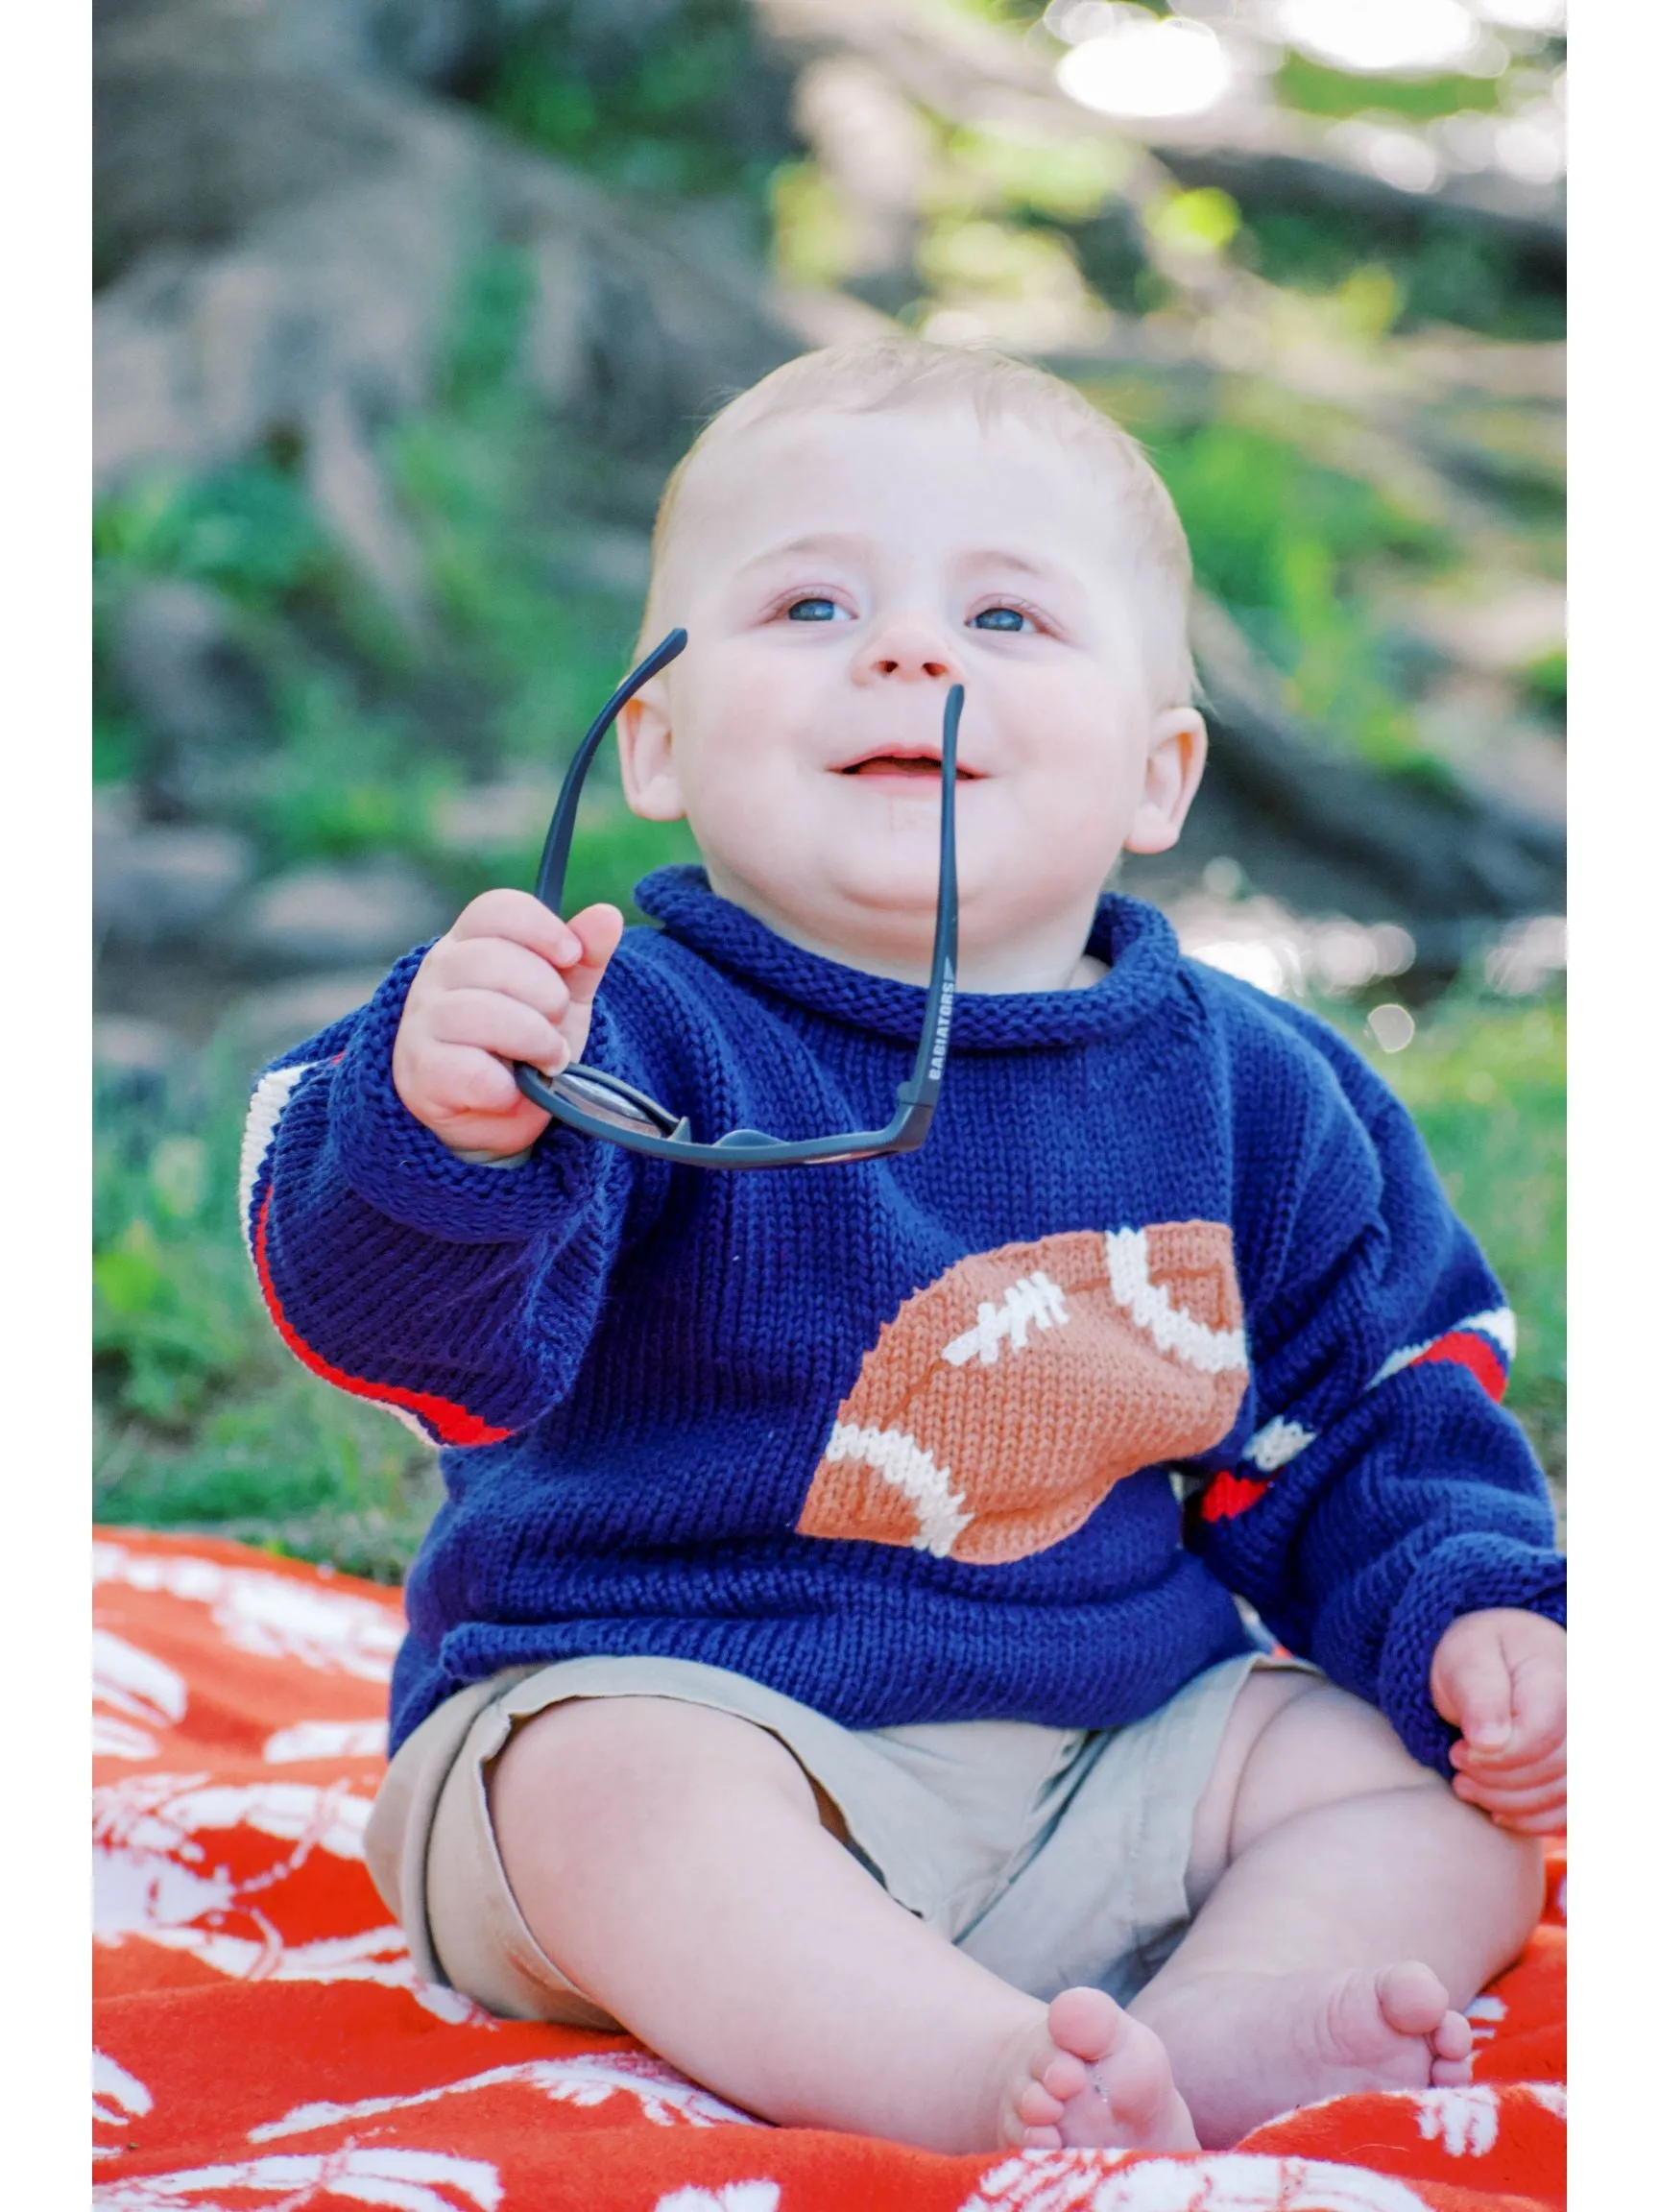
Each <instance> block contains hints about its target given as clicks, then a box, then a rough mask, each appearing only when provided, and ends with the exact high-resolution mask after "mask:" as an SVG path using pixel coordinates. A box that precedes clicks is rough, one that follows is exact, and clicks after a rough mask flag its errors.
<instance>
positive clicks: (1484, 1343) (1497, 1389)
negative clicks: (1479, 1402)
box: [1411, 1329, 1509, 1400]
mask: <svg viewBox="0 0 1659 2212" xmlns="http://www.w3.org/2000/svg"><path fill="white" fill-rule="evenodd" d="M1439 1359H1450V1360H1451V1361H1453V1363H1454V1364H1455V1365H1456V1366H1458V1367H1467V1368H1468V1370H1469V1372H1470V1373H1471V1374H1472V1375H1473V1376H1474V1378H1475V1380H1476V1381H1477V1382H1478V1383H1479V1385H1480V1387H1481V1389H1482V1390H1484V1391H1485V1393H1486V1395H1487V1397H1488V1398H1491V1399H1494V1400H1497V1399H1500V1398H1502V1397H1503V1392H1504V1390H1505V1389H1506V1388H1507V1386H1508V1383H1509V1377H1508V1374H1507V1372H1506V1370H1505V1368H1504V1365H1503V1360H1502V1359H1500V1358H1499V1357H1498V1351H1497V1347H1496V1346H1495V1345H1494V1344H1493V1342H1492V1340H1491V1338H1490V1337H1489V1336H1482V1335H1481V1334H1480V1332H1479V1330H1478V1329H1454V1330H1452V1331H1451V1333H1450V1334H1447V1335H1445V1336H1440V1337H1437V1338H1436V1339H1435V1341H1434V1342H1433V1343H1432V1344H1431V1345H1430V1347H1429V1349H1428V1351H1427V1352H1419V1353H1418V1355H1417V1357H1416V1358H1415V1359H1413V1360H1412V1362H1411V1364H1412V1366H1413V1367H1427V1366H1430V1365H1431V1364H1432V1363H1433V1362H1434V1361H1435V1360H1439Z"/></svg>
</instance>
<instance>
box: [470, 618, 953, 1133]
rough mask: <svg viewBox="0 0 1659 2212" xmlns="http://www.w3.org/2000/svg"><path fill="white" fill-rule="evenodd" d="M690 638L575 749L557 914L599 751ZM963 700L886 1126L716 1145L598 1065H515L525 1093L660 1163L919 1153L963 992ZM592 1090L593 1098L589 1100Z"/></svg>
mask: <svg viewBox="0 0 1659 2212" xmlns="http://www.w3.org/2000/svg"><path fill="white" fill-rule="evenodd" d="M685 642H686V639H685V631H684V630H671V631H669V633H668V635H667V637H664V638H663V639H662V641H661V644H660V645H658V646H656V647H655V648H654V649H653V650H652V651H651V652H649V653H648V654H647V655H646V656H645V658H644V660H643V661H640V663H639V665H638V667H637V668H636V669H635V670H634V671H633V673H632V674H631V675H629V676H628V677H626V678H625V679H624V680H623V682H622V683H621V684H619V685H617V687H616V689H615V690H614V691H613V693H612V694H611V697H610V698H609V699H608V700H607V701H606V702H605V705H604V707H603V708H602V709H600V711H599V713H598V715H597V716H596V718H595V719H594V721H593V723H592V725H591V727H590V728H589V731H588V733H587V735H586V736H585V737H584V738H583V740H582V742H581V744H580V745H578V747H577V748H576V752H575V755H574V757H572V759H571V762H570V765H569V767H568V769H567V770H566V771H565V781H564V784H563V786H562V788H561V790H560V793H559V800H558V804H557V805H555V807H554V809H553V819H552V821H551V822H550V823H549V824H548V826H547V837H546V841H545V843H544V844H543V845H542V848H541V865H540V867H539V868H538V869H537V872H536V896H537V898H538V899H540V900H541V903H542V904H543V905H544V906H546V907H549V908H550V909H551V910H552V911H553V912H554V913H555V914H557V913H559V911H560V908H561V903H562V902H563V900H564V896H565V870H566V868H567V867H568V865H569V860H570V845H571V840H572V838H573V836H574V834H575V829H576V807H577V804H578V802H579V801H580V799H581V796H582V786H583V784H584V782H585V781H587V776H588V771H589V768H590V767H591V766H592V763H593V757H594V755H595V754H596V753H597V752H598V750H599V747H600V744H601V742H602V741H603V739H604V737H605V735H606V733H607V732H608V731H609V730H610V728H611V725H612V724H613V722H614V721H615V719H616V717H617V715H618V714H620V713H621V711H622V709H623V708H624V707H626V706H627V704H628V702H629V700H630V699H632V698H633V697H634V695H635V693H636V692H637V691H639V690H641V689H642V688H643V687H644V685H647V684H648V683H649V682H650V681H651V679H652V677H653V676H655V675H657V674H658V673H659V672H660V671H661V669H663V668H666V667H667V665H668V663H669V661H672V660H674V659H675V658H676V657H677V656H678V655H679V654H681V653H683V652H684V651H685ZM962 700H963V690H962V686H961V685H960V684H952V685H951V686H950V692H949V693H948V694H947V697H946V701H945V730H944V737H943V741H942V743H941V747H940V756H941V757H940V763H939V772H940V808H939V900H938V906H937V909H936V913H935V918H934V927H933V959H932V965H931V971H930V973H929V976H928V981H927V999H926V1006H925V1008H924V1010H923V1015H922V1037H921V1042H920V1044H919V1045H918V1046H917V1048H916V1062H915V1067H914V1069H913V1070H912V1071H911V1074H910V1076H909V1078H908V1080H907V1081H905V1082H903V1083H901V1084H900V1086H899V1090H898V1096H897V1103H896V1105H895V1109H894V1114H893V1118H892V1119H891V1120H890V1121H889V1122H888V1123H887V1126H886V1127H885V1128H884V1129H853V1130H849V1131H848V1132H847V1133H846V1134H845V1135H844V1136H838V1137H808V1138H802V1139H793V1138H785V1137H769V1136H767V1135H766V1133H765V1132H764V1131H763V1130H759V1129H733V1130H731V1131H729V1132H728V1134H727V1135H726V1136H724V1137H722V1138H720V1139H718V1140H717V1141H716V1142H714V1143H712V1144H705V1143H699V1142H697V1141H696V1140H695V1139H694V1138H693V1137H692V1136H691V1134H690V1123H689V1122H688V1121H687V1120H686V1119H685V1117H684V1116H683V1115H676V1114H673V1113H671V1112H670V1111H669V1109H668V1108H667V1107H665V1106H661V1105H659V1104H658V1103H657V1101H656V1100H655V1099H654V1098H649V1097H647V1096H646V1094H644V1093H643V1092H642V1091H637V1090H635V1088H634V1087H633V1085H632V1084H630V1083H624V1082H623V1081H622V1079H621V1077H620V1076H616V1075H610V1074H607V1073H606V1072H605V1070H603V1069H599V1068H584V1067H583V1066H582V1065H581V1063H580V1062H579V1061H578V1062H575V1063H573V1064H572V1065H571V1066H570V1067H568V1068H565V1069H562V1070H560V1071H559V1073H558V1074H556V1075H553V1076H551V1077H549V1076H548V1075H547V1074H546V1073H545V1072H544V1071H543V1070H541V1069H540V1068H532V1067H530V1066H529V1065H528V1064H527V1063H526V1062H524V1061H518V1062H516V1063H515V1065H514V1070H513V1073H514V1076H515V1079H516V1080H517V1085H518V1088H519V1090H520V1091H521V1092H522V1093H523V1094H524V1096H525V1097H526V1098H528V1099H530V1100H532V1101H533V1102H534V1103H535V1104H536V1105H538V1106H540V1107H541V1110H542V1112H543V1113H544V1114H550V1115H551V1116H552V1117H553V1118H554V1119H555V1120H556V1121H559V1122H562V1123H563V1124H564V1126H565V1128H566V1129H576V1130H579V1131H580V1132H581V1134H582V1135H583V1136H585V1137H593V1138H597V1139H598V1140H599V1141H600V1142H604V1143H607V1144H620V1145H622V1146H623V1147H624V1148H625V1149H626V1150H628V1151H630V1152H642V1153H644V1154H646V1155H647V1156H648V1157H649V1158H651V1159H654V1160H673V1161H678V1162H680V1163H681V1164H682V1165H683V1166H687V1167H805V1166H824V1165H828V1164H832V1163H834V1162H836V1161H842V1160H877V1159H879V1158H881V1157H882V1156H883V1155H884V1154H886V1153H889V1152H914V1151H915V1150H916V1149H917V1148H918V1146H919V1145H920V1144H921V1143H922V1142H923V1140H924V1139H925V1138H926V1135H927V1130H928V1126H929V1124H930V1123H931V1121H932V1119H933V1113H934V1109H935V1107H936V1106H937V1105H938V1102H939V1090H940V1084H941V1082H942V1080H943V1077H944V1073H945V1057H946V1052H947V1049H948V1046H949V1044H950V1010H951V1006H952V1004H953V1002H954V999H955V996H956V789H955V786H956V731H957V725H958V724H959V722H960V721H961V719H962ZM584 1094H588V1103H587V1104H584ZM608 1100H615V1101H616V1102H617V1104H618V1105H620V1106H623V1107H626V1108H628V1109H629V1110H630V1111H631V1112H633V1113H635V1114H637V1115H638V1116H639V1117H640V1118H642V1119H644V1120H647V1121H650V1122H652V1123H653V1124H655V1128H654V1129H642V1128H635V1127H634V1126H632V1125H631V1124H629V1123H625V1122H623V1121H621V1120H619V1119H614V1118H612V1119H607V1118H604V1116H603V1112H602V1109H603V1106H604V1104H605V1102H606V1101H608Z"/></svg>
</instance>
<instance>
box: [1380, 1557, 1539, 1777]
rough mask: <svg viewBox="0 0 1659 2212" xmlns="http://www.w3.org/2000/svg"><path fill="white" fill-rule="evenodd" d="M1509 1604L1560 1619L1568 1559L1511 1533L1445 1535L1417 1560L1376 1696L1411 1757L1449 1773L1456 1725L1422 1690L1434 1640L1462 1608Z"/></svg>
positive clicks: (1391, 1627)
mask: <svg viewBox="0 0 1659 2212" xmlns="http://www.w3.org/2000/svg"><path fill="white" fill-rule="evenodd" d="M1495 1606H1513V1607H1515V1608H1516V1609H1517V1610H1518V1611H1521V1612H1525V1613H1537V1614H1540V1615H1541V1616H1542V1617H1543V1618H1544V1619H1545V1620H1546V1621H1554V1622H1556V1623H1559V1624H1560V1626H1562V1627H1563V1628H1564V1627H1565V1626H1566V1625H1567V1562H1566V1560H1565V1559H1564V1558H1563V1557H1562V1556H1561V1554H1560V1553H1559V1552H1558V1551H1542V1550H1539V1549H1536V1548H1535V1547H1533V1546H1531V1545H1527V1544H1519V1543H1517V1542H1516V1541H1515V1540H1514V1538H1513V1537H1508V1536H1492V1535H1474V1534H1470V1535H1463V1536H1453V1537H1449V1538H1448V1539H1447V1541H1446V1542H1445V1543H1444V1544H1441V1545H1437V1546H1436V1548H1435V1549H1434V1551H1431V1553H1430V1555H1429V1557H1428V1558H1427V1559H1426V1560H1424V1562H1423V1564H1422V1565H1421V1566H1420V1567H1419V1568H1418V1570H1417V1572H1416V1573H1415V1574H1414V1575H1412V1577H1411V1580H1410V1581H1409V1582H1408V1583H1407V1586H1406V1591H1405V1594H1404V1596H1403V1597H1402V1598H1401V1599H1400V1602H1399V1603H1398V1604H1397V1605H1396V1606H1395V1608H1394V1611H1393V1614H1392V1616H1391V1618H1390V1620H1389V1623H1388V1634H1387V1637H1386V1639H1385V1640H1384V1642H1383V1663H1382V1666H1381V1668H1380V1669H1379V1670H1378V1677H1377V1702H1378V1704H1379V1705H1380V1706H1381V1707H1382V1708H1383V1713H1384V1714H1385V1715H1386V1716H1387V1718H1388V1719H1389V1720H1390V1721H1391V1722H1392V1723H1393V1725H1394V1728H1395V1730H1396V1732H1397V1733H1398V1735H1399V1737H1400V1740H1401V1742H1402V1743H1404V1744H1405V1746H1406V1748H1407V1751H1409V1752H1410V1753H1411V1755H1412V1757H1413V1758H1414V1759H1419V1760H1421V1761H1422V1763H1423V1765H1424V1766H1425V1767H1433V1768H1434V1769H1435V1771H1436V1772H1437V1773H1441V1774H1444V1775H1446V1776H1447V1777H1448V1778H1450V1777H1451V1774H1452V1771H1453V1768H1452V1762H1451V1759H1450V1757H1449V1754H1450V1752H1451V1749H1452V1746H1453V1744H1454V1743H1456V1741H1457V1731H1456V1729H1455V1728H1453V1727H1451V1726H1449V1725H1448V1723H1447V1722H1446V1721H1444V1720H1442V1719H1441V1718H1440V1716H1439V1714H1438V1713H1436V1712H1435V1710H1434V1704H1433V1700H1432V1698H1431V1696H1430V1695H1429V1672H1430V1669H1431V1667H1432V1666H1433V1663H1434V1653H1435V1650H1436V1648H1437V1647H1438V1646H1439V1643H1440V1639H1441V1637H1442V1636H1444V1635H1445V1633H1446V1631H1447V1629H1448V1628H1450V1627H1451V1625H1452V1623H1453V1622H1454V1621H1456V1620H1459V1619H1461V1617H1462V1616H1463V1615H1464V1614H1465V1613H1484V1612H1486V1611H1488V1610H1489V1609H1491V1608H1493V1607H1495Z"/></svg>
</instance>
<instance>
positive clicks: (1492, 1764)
mask: <svg viewBox="0 0 1659 2212" xmlns="http://www.w3.org/2000/svg"><path fill="white" fill-rule="evenodd" d="M1452 1764H1453V1766H1454V1767H1456V1768H1457V1770H1458V1771H1459V1773H1463V1774H1468V1775H1470V1776H1471V1777H1472V1778H1473V1779H1474V1780H1476V1781H1482V1780H1487V1781H1494V1782H1502V1783H1503V1786H1504V1788H1505V1789H1510V1790H1513V1789H1519V1788H1522V1787H1524V1786H1525V1785H1527V1784H1529V1783H1533V1782H1554V1781H1558V1780H1559V1778H1560V1777H1561V1776H1562V1775H1563V1774H1565V1773H1566V1771H1567V1746H1566V1745H1565V1744H1564V1743H1556V1744H1554V1745H1552V1746H1551V1748H1550V1749H1549V1750H1547V1751H1544V1752H1542V1753H1540V1754H1539V1756H1538V1757H1536V1758H1534V1759H1511V1758H1510V1757H1509V1756H1508V1754H1507V1753H1506V1752H1505V1753H1500V1754H1499V1755H1498V1756H1497V1757H1496V1758H1495V1757H1494V1756H1493V1755H1492V1753H1491V1752H1489V1751H1472V1750H1471V1749H1470V1748H1469V1746H1468V1744H1467V1743H1454V1744H1453V1746H1452Z"/></svg>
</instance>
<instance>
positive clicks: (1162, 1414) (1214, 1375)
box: [796, 1221, 1247, 1565]
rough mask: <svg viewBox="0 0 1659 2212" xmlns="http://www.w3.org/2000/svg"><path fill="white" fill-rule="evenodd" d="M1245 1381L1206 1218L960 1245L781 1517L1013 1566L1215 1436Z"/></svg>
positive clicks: (865, 1380)
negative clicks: (1131, 1479)
mask: <svg viewBox="0 0 1659 2212" xmlns="http://www.w3.org/2000/svg"><path fill="white" fill-rule="evenodd" d="M1246 1380H1247V1367H1246V1361H1245V1356H1244V1330H1243V1311H1242V1308H1241V1306H1240V1303H1239V1297H1238V1280H1237V1278H1236V1276H1235V1274H1234V1271H1233V1238H1232V1233H1231V1231H1230V1230H1229V1229H1228V1228H1227V1227H1226V1226H1225V1225H1224V1224H1223V1223H1221V1222H1218V1221H1176V1222H1160V1223H1156V1224H1154V1225H1153V1226H1152V1227H1150V1228H1146V1229H1119V1230H1113V1231H1109V1232H1108V1233H1106V1234H1105V1235H1101V1234H1100V1233H1099V1232H1098V1231H1096V1230H1092V1229H1075V1230H1069V1231H1067V1232H1065V1233H1064V1234H1062V1235H1059V1236H1053V1237H1043V1238H1038V1239H1037V1241H1036V1242H1034V1243H1029V1244H1004V1245H1002V1246H1001V1247H999V1249H998V1250H997V1251H995V1252H978V1253H974V1255H973V1256H972V1257H971V1258H969V1259H967V1260H961V1261H958V1262H957V1263H956V1265H955V1266H953V1267H951V1268H950V1269H948V1270H947V1272H946V1273H945V1274H944V1275H942V1276H941V1277H940V1278H939V1280H938V1281H937V1282H936V1283H931V1284H929V1285H928V1286H927V1287H926V1289H925V1290H919V1291H917V1292H916V1294H915V1295H914V1296H913V1297H910V1298H907V1299H906V1300H905V1301H904V1304H903V1305H902V1307H901V1308H900V1310H899V1312H898V1315H897V1317H896V1318H895V1319H894V1320H892V1321H889V1322H887V1323H885V1324H884V1325H883V1327H882V1330H881V1333H880V1335H879V1337H878V1341H877V1344H876V1347H875V1349H874V1350H873V1351H872V1352H870V1353H868V1354H867V1355H866V1356H865V1358H864V1362H863V1365H862V1367H861V1368H860V1370H859V1375H858V1380H857V1383H855V1384H854V1388H853V1390H852V1392H851V1394H850V1395H849V1396H848V1397H847V1398H845V1399H843V1401H842V1403H841V1405H840V1407H838V1408H837V1411H836V1418H835V1426H834V1428H833V1430H832V1431H831V1432H830V1437H829V1445H828V1447H827V1448H826V1450H825V1453H824V1455H823V1457H822V1458H821V1459H820V1460H819V1462H818V1466H817V1468H816V1470H815V1472H814V1474H813V1478H812V1484H811V1488H810V1489H809V1490H808V1492H807V1495H806V1503H805V1505H804V1506H803V1508H802V1511H801V1518H800V1520H799V1522H798V1523H797V1524H796V1526H797V1528H798V1530H799V1532H800V1533H801V1534H802V1535H804V1536H842V1537H847V1536H851V1537H857V1538H859V1539H861V1540H862V1541H863V1542H864V1543H867V1544H904V1545H910V1546H913V1547H915V1548H916V1549H918V1550H921V1551H931V1552H933V1553H934V1554H935V1555H936V1556H938V1557H940V1558H951V1559H962V1560H967V1561H971V1562H973V1563H974V1564H978V1565H990V1564H992V1563H994V1562H997V1561H1001V1560H1007V1559H1023V1558H1026V1557H1028V1556H1029V1555H1030V1554H1031V1553H1032V1552H1034V1551H1046V1550H1047V1548H1048V1547H1049V1546H1050V1545H1051V1544H1057V1543H1059V1541H1060V1539H1061V1538H1062V1537H1063V1536H1069V1535H1070V1533H1071V1531H1072V1530H1073V1529H1074V1528H1077V1527H1081V1525H1082V1524H1083V1522H1084V1521H1086V1520H1087V1519H1088V1517H1089V1515H1090V1514H1091V1513H1093V1512H1094V1508H1095V1506H1096V1505H1098V1504H1099V1503H1100V1501H1101V1500H1102V1499H1103V1498H1104V1497H1105V1496H1106V1493H1107V1492H1108V1491H1109V1490H1110V1489H1111V1487H1112V1485H1113V1484H1114V1483H1115V1482H1118V1481H1120V1480H1121V1479H1122V1478H1123V1477H1124V1476H1125V1475H1132V1474H1134V1473H1135V1472H1136V1470H1137V1469H1139V1468H1142V1467H1145V1466H1148V1465H1150V1464H1152V1463H1153V1462H1154V1461H1157V1460H1163V1459H1182V1458H1187V1457H1190V1456H1191V1455H1193V1454H1195V1453H1199V1452H1203V1451H1206V1450H1207V1449H1208V1448H1209V1447H1210V1446H1211V1445H1213V1444H1216V1443H1219V1441H1220V1440H1221V1438H1222V1437H1223V1436H1225V1435H1226V1433H1227V1431H1228V1430H1229V1429H1230V1428H1231V1427H1232V1426H1233V1422H1234V1418H1235V1416H1236V1415H1237V1413H1238V1407H1239V1403H1240V1401H1241V1400H1242V1398H1243V1395H1244V1386H1245V1383H1246Z"/></svg>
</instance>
